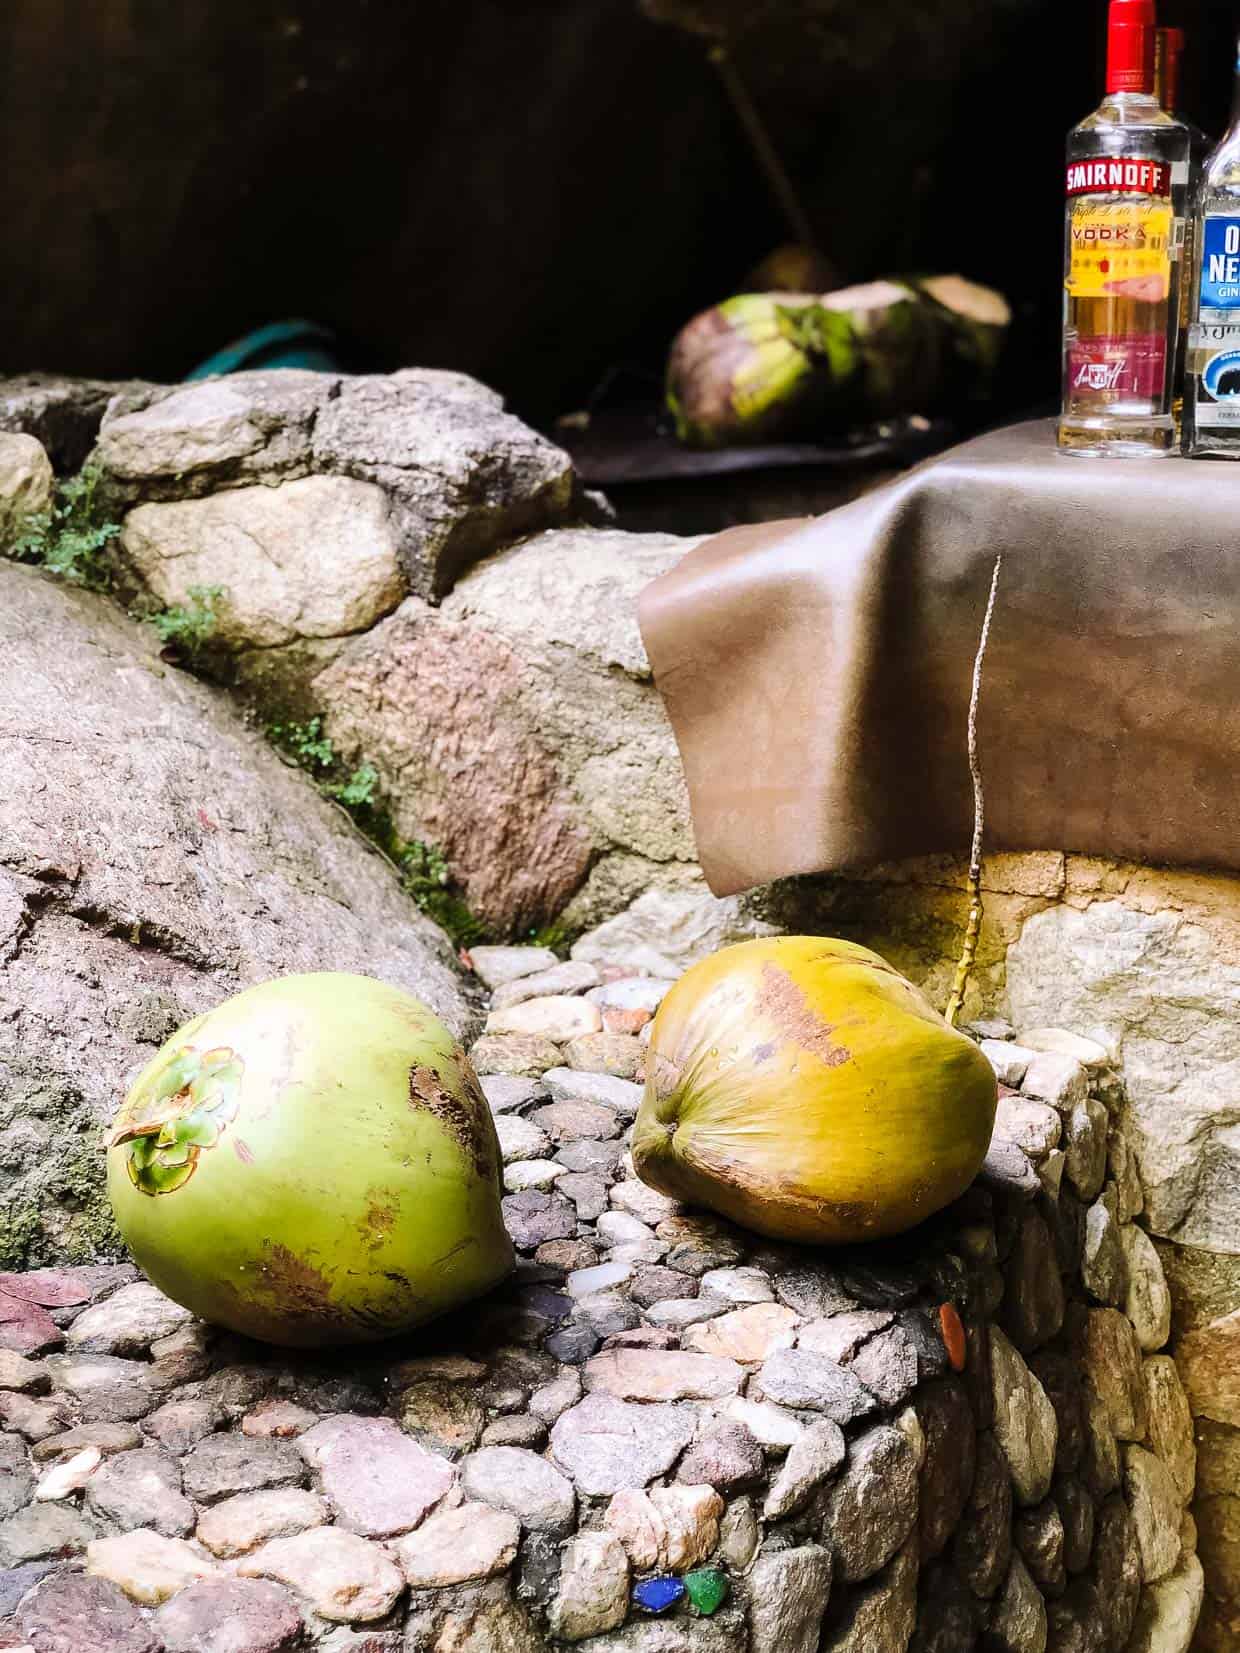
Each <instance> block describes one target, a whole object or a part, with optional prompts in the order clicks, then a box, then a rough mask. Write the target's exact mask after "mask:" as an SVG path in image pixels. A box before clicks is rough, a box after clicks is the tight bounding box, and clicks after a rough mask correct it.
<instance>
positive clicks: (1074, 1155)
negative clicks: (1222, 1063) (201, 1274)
mask: <svg viewBox="0 0 1240 1653" xmlns="http://www.w3.org/2000/svg"><path fill="white" fill-rule="evenodd" d="M474 962H475V964H476V966H477V969H478V971H479V973H480V975H481V976H482V977H483V979H484V980H485V981H487V983H488V984H489V985H491V986H492V988H493V989H494V992H493V999H492V1006H493V1008H492V1010H491V1015H490V1019H489V1024H488V1031H487V1032H486V1033H485V1034H484V1035H483V1037H482V1038H481V1039H479V1040H478V1041H477V1042H476V1043H475V1045H474V1047H473V1050H474V1057H475V1061H476V1063H477V1065H478V1067H479V1069H480V1071H481V1072H482V1074H483V1078H482V1084H483V1088H484V1090H485V1092H486V1094H487V1097H488V1100H489V1102H490V1105H491V1107H492V1109H493V1111H494V1115H495V1120H496V1127H497V1132H498V1135H499V1139H500V1144H501V1148H502V1151H503V1158H504V1165H505V1169H504V1184H505V1188H506V1189H507V1190H508V1192H507V1193H506V1195H505V1198H504V1212H505V1220H506V1222H507V1225H508V1228H509V1230H510V1232H511V1234H512V1237H513V1239H514V1241H515V1243H516V1247H517V1250H518V1255H519V1259H520V1260H519V1264H518V1268H517V1273H516V1275H515V1277H514V1278H513V1279H512V1281H511V1282H510V1283H509V1284H508V1286H506V1287H505V1288H502V1289H501V1290H500V1291H498V1292H496V1293H494V1294H493V1295H492V1296H491V1297H490V1298H489V1299H487V1300H486V1301H485V1302H484V1303H483V1304H481V1305H475V1306H473V1307H472V1308H471V1309H469V1310H468V1311H465V1312H463V1313H462V1314H460V1315H458V1316H456V1317H453V1318H451V1319H448V1320H445V1321H441V1322H439V1323H438V1324H437V1325H435V1326H432V1327H430V1328H424V1329H423V1330H422V1331H421V1332H419V1333H418V1334H417V1336H416V1337H415V1338H412V1339H409V1340H407V1341H406V1342H404V1343H396V1344H389V1345H385V1346H383V1347H380V1348H376V1349H369V1350H360V1351H358V1350H354V1351H350V1352H349V1353H348V1354H347V1355H343V1356H341V1357H339V1358H333V1357H331V1356H330V1355H324V1354H322V1353H317V1354H314V1355H304V1356H303V1355H298V1354H289V1353H287V1352H281V1351H275V1350H271V1349H265V1348H263V1347H261V1346H258V1345H255V1344H252V1343H249V1342H247V1341H245V1340H243V1339H239V1338H236V1337H233V1336H231V1335H224V1334H220V1333H218V1332H214V1331H212V1329H211V1328H209V1327H207V1326H204V1325H202V1324H200V1323H198V1322H196V1321H194V1320H193V1319H192V1317H191V1316H190V1315H189V1314H188V1313H187V1311H185V1310H182V1309H180V1308H178V1307H177V1305H175V1304H174V1303H171V1302H169V1301H168V1300H167V1299H166V1298H163V1297H161V1295H160V1294H159V1293H158V1292H156V1291H155V1290H154V1288H152V1287H151V1286H149V1285H148V1284H146V1283H145V1282H144V1281H141V1280H138V1279H136V1278H135V1277H134V1271H133V1270H132V1269H131V1268H128V1267H127V1266H124V1265H121V1266H119V1267H113V1268H102V1269H100V1268H95V1269H89V1268H85V1269H65V1268H61V1269H44V1270H40V1271H36V1272H34V1273H29V1274H7V1275H0V1427H2V1429H3V1431H5V1432H4V1433H0V1647H4V1646H10V1647H15V1646H18V1645H22V1646H25V1645H29V1646H31V1647H33V1648H34V1649H35V1650H36V1653H80V1650H81V1649H82V1648H84V1647H89V1646H103V1647H107V1648H109V1649H110V1650H111V1653H191V1650H204V1649H214V1648H218V1647H223V1646H225V1645H227V1647H228V1648H229V1650H230V1653H293V1649H295V1648H304V1647H307V1646H315V1647H319V1648H321V1649H322V1650H323V1653H345V1650H346V1649H352V1650H353V1653H363V1650H364V1653H539V1650H540V1649H553V1648H560V1649H563V1648H568V1647H577V1648H580V1649H581V1650H582V1653H968V1650H969V1649H973V1648H977V1649H979V1650H980V1649H985V1650H987V1653H996V1650H999V1653H1084V1650H1089V1653H1185V1649H1186V1648H1187V1647H1188V1643H1189V1638H1190V1637H1191V1634H1192V1630H1193V1624H1194V1621H1195V1619H1196V1616H1197V1612H1198V1609H1199V1607H1200V1603H1201V1596H1202V1574H1201V1568H1200V1565H1199V1563H1198V1561H1197V1558H1196V1554H1195V1547H1196V1534H1195V1528H1194V1522H1193V1520H1192V1517H1191V1516H1189V1515H1188V1514H1187V1513H1186V1506H1187V1505H1188V1503H1189V1501H1190V1500H1191V1498H1192V1495H1193V1489H1194V1477H1195V1451H1194V1443H1193V1435H1192V1422H1191V1418H1190V1415H1189V1409H1188V1403H1187V1400H1186V1398H1185V1395H1184V1391H1183V1388H1182V1386H1181V1384H1180V1381H1179V1378H1178V1376H1177V1371H1176V1367H1175V1364H1174V1363H1173V1362H1172V1361H1171V1360H1169V1359H1168V1358H1167V1357H1166V1355H1165V1354H1162V1353H1160V1352H1159V1351H1160V1350H1161V1348H1162V1347H1163V1345H1164V1343H1165V1340H1166V1337H1167V1334H1168V1329H1169V1323H1170V1308H1169V1300H1168V1293H1167V1288H1166V1284H1165V1281H1164V1279H1163V1275H1162V1270H1161V1267H1160V1265H1159V1261H1158V1256H1157V1253H1156V1252H1155V1251H1154V1249H1153V1248H1152V1246H1151V1245H1150V1243H1149V1241H1148V1239H1146V1238H1145V1236H1144V1234H1143V1232H1142V1230H1141V1229H1140V1228H1138V1227H1137V1226H1135V1224H1134V1222H1133V1217H1134V1215H1135V1213H1136V1211H1137V1209H1138V1207H1139V1203H1140V1193H1139V1189H1138V1187H1137V1184H1136V1180H1135V1177H1134V1174H1133V1167H1132V1163H1131V1160H1130V1159H1129V1158H1128V1157H1127V1155H1126V1152H1125V1149H1124V1145H1123V1138H1122V1137H1121V1136H1120V1135H1119V1134H1118V1132H1117V1129H1116V1110H1117V1107H1118V1105H1119V1102H1120V1099H1121V1090H1120V1085H1119V1081H1118V1078H1117V1076H1116V1074H1115V1072H1114V1070H1113V1069H1112V1067H1111V1066H1110V1064H1109V1062H1108V1060H1107V1058H1106V1057H1105V1054H1104V1053H1103V1052H1102V1051H1101V1050H1100V1049H1098V1048H1097V1047H1096V1046H1093V1045H1091V1044H1089V1043H1088V1042H1087V1041H1083V1040H1079V1039H1076V1038H1074V1037H1073V1036H1072V1035H1069V1034H1064V1033H1057V1032H1055V1031H1054V1030H1048V1029H1041V1030H1038V1029H1030V1030H1028V1032H1027V1033H1025V1034H1024V1035H1023V1039H1024V1042H1023V1043H1020V1042H1018V1041H1016V1040H1014V1039H1010V1038H1005V1037H995V1036H994V1035H995V1034H997V1033H1006V1032H1008V1031H1009V1030H1007V1029H994V1028H992V1029H988V1030H982V1031H984V1032H988V1033H989V1034H990V1035H991V1037H989V1038H988V1039H987V1041H986V1043H985V1049H986V1052H987V1054H988V1055H989V1056H990V1058H991V1060H992V1062H993V1063H994V1066H995V1069H996V1072H997V1073H998V1074H999V1075H1000V1076H1001V1079H1002V1081H1003V1086H1002V1100H1001V1102H1000V1106H999V1114H998V1120H997V1125H996V1131H995V1137H994V1141H993V1143H992V1145H991V1150H990V1154H989V1157H988V1159H987V1162H986V1166H985V1168H984V1170H983V1172H982V1175H981V1177H980V1178H979V1180H978V1181H977V1183H976V1184H975V1185H974V1186H973V1188H971V1189H970V1190H969V1191H968V1193H966V1195H965V1196H964V1197H963V1198H962V1199H961V1200H960V1201H958V1202H957V1203H956V1204H955V1205H953V1206H952V1207H950V1208H949V1209H948V1210H946V1211H945V1212H943V1213H941V1214H940V1215H939V1216H938V1217H937V1218H934V1219H932V1220H931V1221H930V1222H929V1223H927V1224H925V1225H923V1226H922V1228H921V1229H920V1230H918V1231H917V1232H916V1233H915V1234H914V1235H911V1236H908V1237H907V1238H905V1239H902V1240H898V1241H891V1242H884V1243H883V1244H880V1245H874V1246H868V1247H858V1248H855V1249H852V1250H847V1251H837V1252H834V1253H826V1252H822V1251H810V1250H805V1249H798V1248H795V1247H785V1246H779V1245H773V1244H771V1243H769V1242H765V1241H762V1240H760V1239H758V1238H756V1237H755V1236H753V1235H752V1234H747V1233H745V1232H744V1231H742V1230H741V1229H739V1228H737V1227H735V1226H733V1225H732V1224H729V1223H726V1222H723V1221H721V1220H719V1219H716V1218H714V1217H710V1216H705V1215H702V1214H700V1213H695V1212H692V1211H688V1210H686V1209H684V1208H682V1207H680V1206H678V1205H677V1204H676V1203H675V1202H673V1201H671V1200H668V1199H666V1198H664V1197H663V1196H662V1195H660V1194H657V1193H655V1192H654V1191H653V1190H651V1189H649V1188H647V1187H646V1186H645V1185H644V1184H642V1183H640V1182H639V1181H637V1180H636V1178H635V1177H634V1175H633V1171H632V1164H631V1160H630V1158H629V1155H628V1153H627V1149H626V1139H627V1129H628V1125H629V1122H630V1121H631V1119H632V1117H633V1113H634V1111H635V1109H636V1107H637V1103H638V1100H639V1097H640V1094H641V1093H640V1088H639V1085H638V1084H636V1083H634V1082H633V1081H632V1080H631V1079H625V1078H620V1077H617V1070H618V1069H619V1068H621V1067H623V1068H624V1069H625V1070H626V1071H627V1072H629V1073H630V1074H631V1073H633V1072H634V1071H638V1070H639V1069H640V1063H641V1060H642V1055H643V1051H644V1044H643V1038H644V1035H645V1033H646V1032H647V1031H648V1029H649V1025H650V1017H651V1015H652V1013H653V1011H654V1009H655V1007H656V1005H657V1003H658V1001H659V999H660V997H661V995H662V993H663V992H665V991H666V988H667V986H668V983H667V982H666V981H665V980H662V979H660V978H658V977H653V976H648V975H646V976H641V975H639V976H633V975H632V974H629V973H628V970H629V969H630V968H631V967H626V966H625V965H623V964H618V965H616V966H614V967H611V968H607V969H604V970H599V969H597V968H595V967H593V966H591V965H589V964H586V963H584V962H582V961H578V962H576V963H572V964H567V965H566V964H563V963H560V962H558V961H557V960H556V958H555V955H553V954H549V953H548V952H547V951H546V950H545V949H538V948H525V949H514V948H486V949H479V950H478V953H477V955H476V957H475V960H474ZM535 1027H536V1028H537V1029H538V1031H537V1032H536V1033H535V1032H531V1031H529V1029H530V1028H535ZM591 1029H593V1031H590V1030H591ZM609 1030H610V1031H609ZM604 1070H605V1071H604Z"/></svg>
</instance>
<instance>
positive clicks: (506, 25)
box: [0, 0, 1234, 419]
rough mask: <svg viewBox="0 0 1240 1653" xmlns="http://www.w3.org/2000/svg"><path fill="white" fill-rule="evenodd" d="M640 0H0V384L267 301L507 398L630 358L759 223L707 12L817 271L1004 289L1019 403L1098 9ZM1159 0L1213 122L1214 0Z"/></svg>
mask: <svg viewBox="0 0 1240 1653" xmlns="http://www.w3.org/2000/svg"><path fill="white" fill-rule="evenodd" d="M644 4H645V6H646V8H647V9H646V11H643V10H642V9H641V7H640V6H639V0H455V3H447V0H423V3H418V0H413V3H411V0H177V3H176V4H172V5H170V4H168V0H6V3H5V5H4V7H3V9H2V10H0V155H2V156H3V182H2V183H0V224H2V225H3V256H2V263H0V269H2V270H3V278H2V280H0V293H2V295H3V303H2V306H0V373H4V372H8V373H12V372H17V371H23V370H29V369H45V370H56V371H66V372H73V373H82V374H97V375H101V376H107V377H122V376H130V375H140V376H144V377H151V378H159V379H174V378H179V377H180V376H181V375H183V374H184V373H185V372H186V371H188V370H189V368H191V367H192V366H193V365H194V364H195V362H197V361H199V360H200V359H201V358H202V357H204V356H205V355H207V354H209V353H210V352H212V351H213V350H215V349H217V348H218V347H219V346H221V345H222V344H224V343H226V342H227V341H228V340H230V339H231V338H233V337H235V336H236V335H238V334H240V333H242V332H244V331H246V330H247V329H248V328H251V327H253V326H256V325H258V324H261V323H263V322H266V321H271V320H274V319H277V318H280V317H284V316H296V315H303V316H309V317H313V318H315V319H317V320H320V321H323V322H326V323H327V324H329V325H331V326H332V327H334V328H336V329H338V330H339V331H340V333H341V334H342V336H343V337H344V339H345V340H346V341H347V347H348V350H349V352H350V355H351V359H352V361H353V363H354V364H355V365H357V366H365V367H376V368H380V369H386V368H391V367H396V366H401V365H407V364H422V365H436V366H445V367H455V368H461V369H464V370H467V371H469V372H472V373H476V374H478V375H479V376H480V377H481V378H483V379H485V380H487V381H489V382H490V383H492V384H495V385H496V386H498V387H499V388H500V389H501V390H503V391H504V392H505V393H506V394H508V395H509V397H510V398H511V399H512V400H513V402H514V403H515V405H516V406H517V407H518V408H519V409H521V410H522V411H524V412H526V413H527V414H528V415H530V416H531V417H534V418H541V419H545V418H547V417H549V416H551V415H553V414H555V413H556V412H559V411H562V410H563V409H566V408H570V407H573V406H575V405H577V404H578V403H579V402H580V401H581V400H582V399H583V398H585V397H586V396H587V395H588V394H589V393H590V391H591V388H592V387H593V386H595V385H596V384H597V383H598V381H599V379H600V377H601V376H602V375H604V374H605V373H606V372H607V370H608V368H609V367H610V366H613V365H615V364H624V363H633V364H635V365H637V366H638V367H642V368H645V369H647V370H649V371H650V372H651V373H652V374H654V373H657V371H658V369H659V366H660V364H661V361H662V357H663V353H664V350H665V347H666V343H667V340H668V338H669V337H670V335H671V333H672V332H673V331H674V330H675V329H676V327H678V326H679V325H680V323H681V322H683V321H684V320H686V319H687V318H688V316H689V315H691V314H692V313H694V312H695V311H696V310H698V309H700V308H702V307H703V306H704V305H706V304H708V303H710V302H712V301H713V300H715V299H716V298H720V297H723V296H725V295H726V294H727V293H728V292H729V291H731V290H734V289H735V287H736V286H737V285H738V284H739V283H740V282H741V281H742V279H743V276H744V274H745V272H746V271H747V270H748V269H749V267H750V266H751V265H752V264H753V262H754V261H755V260H756V259H757V258H759V257H760V256H762V254H763V253H765V252H766V251H767V250H769V248H770V247H771V246H772V245H773V244H775V243H776V242H779V241H781V240H783V239H785V238H786V235H787V231H786V229H785V226H784V225H783V223H782V222H781V220H780V217H779V215H778V213H777V212H776V210H775V209H774V207H773V206H772V204H771V200H770V195H769V192H768V190H767V188H766V186H765V184H764V182H763V180H762V177H761V175H760V173H759V171H758V169H757V167H756V164H755V162H754V159H753V155H752V152H751V150H750V149H749V147H748V145H747V144H746V142H745V140H744V138H743V136H742V134H741V131H740V128H739V126H738V123H737V120H736V118H735V115H734V113H733V111H732V109H731V107H730V105H729V103H728V101H727V99H726V97H725V95H724V93H723V90H722V87H721V84H720V81H719V78H718V76H717V74H716V72H715V71H714V69H713V68H712V67H711V66H710V65H709V64H708V62H707V60H706V50H705V48H706V44H707V38H706V37H707V36H708V35H714V36H716V37H717V36H718V35H719V34H720V33H721V32H722V33H725V34H726V35H727V36H728V38H729V39H730V41H731V49H732V55H733V58H734V61H735V62H736V63H737V65H738V67H739V68H740V70H741V71H742V73H743V74H744V76H745V79H746V81H747V83H748V85H749V87H750V89H751V91H752V93H753V96H754V99H755V101H756V102H757V103H758V104H759V106H760V107H761V109H762V111H763V113H764V115H765V117H766V119H767V121H768V123H769V126H770V128H771V131H772V133H773V135H774V137H775V139H776V142H777V145H778V147H779V149H780V151H781V153H782V155H783V157H784V160H785V162H786V164H787V167H788V169H789V170H790V172H791V173H792V175H793V177H794V178H795V180H796V183H797V187H798V189H799V192H800V194H801V196H802V198H803V200H804V202H805V205H806V207H807V210H808V211H809V212H810V215H811V216H812V218H813V221H814V224H815V228H816V230H817V233H818V236H819V239H820V242H821V245H822V247H823V248H824V250H825V251H826V252H827V253H828V254H829V255H830V257H831V258H832V260H833V261H834V263H835V264H836V266H837V267H838V269H839V270H840V272H841V274H842V275H843V276H844V277H846V278H849V279H860V278H866V277H870V276H874V275H879V274H887V273H897V272H899V271H901V270H907V269H913V268H917V269H922V270H952V269H959V270H960V271H961V272H962V273H964V274H967V275H971V276H974V277H976V278H978V279H980V280H984V281H989V282H993V283H994V284H995V285H998V286H1000V287H1002V288H1004V289H1005V290H1006V291H1007V292H1008V293H1009V295H1010V296H1011V297H1012V298H1013V299H1014V300H1015V302H1016V304H1017V308H1018V313H1019V317H1020V344H1019V348H1018V349H1017V351H1016V353H1015V354H1014V356H1013V358H1012V364H1011V366H1010V367H1009V379H1010V380H1011V383H1010V384H1009V387H1008V391H1009V395H1010V398H1011V399H1013V400H1015V401H1017V402H1028V403H1030V404H1032V403H1033V402H1035V401H1038V400H1040V399H1042V398H1044V397H1046V396H1049V395H1050V394H1051V393H1052V391H1053V386H1054V383H1055V378H1056V373H1057V365H1056V360H1055V356H1056V333H1057V327H1058V311H1059V263H1060V223H1061V218H1060V214H1061V195H1060V191H1061V182H1062V174H1061V168H1060V164H1059V157H1060V154H1061V150H1062V141H1063V136H1064V133H1065V131H1066V129H1067V128H1068V127H1069V126H1070V125H1071V124H1072V123H1073V122H1074V121H1075V120H1077V119H1079V118H1080V117H1081V116H1082V115H1084V114H1085V113H1086V112H1087V111H1088V110H1089V109H1090V108H1092V107H1093V106H1094V105H1095V104H1096V103H1097V102H1098V101H1099V97H1100V94H1101V77H1102V38H1103V26H1102V25H1103V19H1104V14H1105V4H1104V0H916V3H914V0H644ZM1162 13H1163V16H1162V20H1163V21H1164V22H1177V21H1178V22H1182V23H1183V24H1184V25H1185V26H1186V27H1187V28H1188V29H1189V31H1190V37H1191V39H1190V44H1191V48H1192V60H1191V64H1190V70H1189V79H1188V99H1187V101H1188V104H1189V107H1190V108H1191V110H1192V112H1193V113H1194V114H1195V115H1196V116H1197V118H1198V119H1199V120H1200V121H1201V123H1202V124H1204V125H1206V126H1207V127H1208V128H1210V129H1211V130H1213V131H1214V132H1216V133H1217V132H1218V131H1220V130H1221V128H1222V127H1223V126H1224V125H1225V124H1226V111H1227V107H1228V99H1229V95H1230V91H1229V88H1230V83H1231V72H1232V62H1233V57H1234V54H1233V50H1232V41H1233V36H1232V27H1233V24H1234V18H1233V17H1232V15H1231V13H1232V6H1231V4H1230V3H1229V0H1163V6H1162ZM650 14H655V15H653V16H652V15H650ZM656 18H659V19H662V20H661V21H660V20H656ZM686 24H687V25H689V28H686V27H684V26H683V25H686ZM678 25H679V26H678ZM691 29H696V30H698V31H700V32H699V34H696V35H695V34H694V33H692V32H690V30H691Z"/></svg>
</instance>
